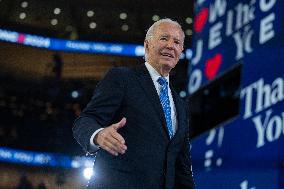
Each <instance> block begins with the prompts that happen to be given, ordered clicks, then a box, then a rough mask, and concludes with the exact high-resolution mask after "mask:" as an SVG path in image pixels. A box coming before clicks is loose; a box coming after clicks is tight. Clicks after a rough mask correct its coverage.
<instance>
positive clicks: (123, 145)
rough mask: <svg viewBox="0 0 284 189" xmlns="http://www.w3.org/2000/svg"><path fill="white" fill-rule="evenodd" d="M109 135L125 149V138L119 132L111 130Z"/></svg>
mask: <svg viewBox="0 0 284 189" xmlns="http://www.w3.org/2000/svg"><path fill="white" fill-rule="evenodd" d="M111 135H112V137H113V138H115V139H116V140H117V141H118V142H119V143H120V145H121V146H122V148H123V149H124V150H126V149H127V147H126V146H125V140H124V138H123V137H122V136H121V135H120V134H119V133H117V132H112V133H111Z"/></svg>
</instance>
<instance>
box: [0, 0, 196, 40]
mask: <svg viewBox="0 0 284 189" xmlns="http://www.w3.org/2000/svg"><path fill="white" fill-rule="evenodd" d="M0 10H1V11H0V26H1V27H2V28H8V29H9V28H11V29H14V30H17V31H23V32H29V33H33V34H42V35H45V36H51V37H59V38H66V39H81V40H93V41H111V42H127V43H142V42H143V39H144V35H145V30H146V29H147V28H148V27H149V26H150V25H151V24H152V23H153V19H154V20H155V19H159V18H165V17H169V18H173V19H175V20H177V21H179V22H180V23H181V25H182V26H183V28H184V30H185V31H186V33H187V37H186V44H187V45H189V44H190V38H191V34H192V31H191V28H192V16H193V13H192V12H193V1H192V0H178V1H176V0H165V1H162V0H144V1H143V0H140V1H138V0H137V1H135V0H105V1H101V0H41V1H40V0H0Z"/></svg>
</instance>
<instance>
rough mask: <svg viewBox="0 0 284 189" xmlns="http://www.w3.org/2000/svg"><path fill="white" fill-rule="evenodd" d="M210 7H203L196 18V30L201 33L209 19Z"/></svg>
mask: <svg viewBox="0 0 284 189" xmlns="http://www.w3.org/2000/svg"><path fill="white" fill-rule="evenodd" d="M208 13H209V10H208V8H203V9H202V10H201V11H200V12H199V13H198V14H197V15H196V16H195V18H194V26H193V27H194V30H195V32H197V33H199V32H201V31H202V30H203V27H204V26H205V24H206V22H207V19H208Z"/></svg>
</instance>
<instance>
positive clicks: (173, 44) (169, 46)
mask: <svg viewBox="0 0 284 189" xmlns="http://www.w3.org/2000/svg"><path fill="white" fill-rule="evenodd" d="M174 46H175V42H174V41H173V40H168V42H167V48H169V49H173V48H174Z"/></svg>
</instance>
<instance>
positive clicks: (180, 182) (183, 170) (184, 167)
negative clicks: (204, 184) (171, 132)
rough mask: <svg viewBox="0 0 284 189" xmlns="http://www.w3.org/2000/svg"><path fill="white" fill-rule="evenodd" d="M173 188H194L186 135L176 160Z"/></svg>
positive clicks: (188, 143)
mask: <svg viewBox="0 0 284 189" xmlns="http://www.w3.org/2000/svg"><path fill="white" fill-rule="evenodd" d="M175 189H195V184H194V180H193V173H192V166H191V157H190V142H189V139H188V138H187V137H186V139H185V142H184V145H183V147H182V150H181V152H180V154H179V156H178V159H177V162H176V177H175Z"/></svg>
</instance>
